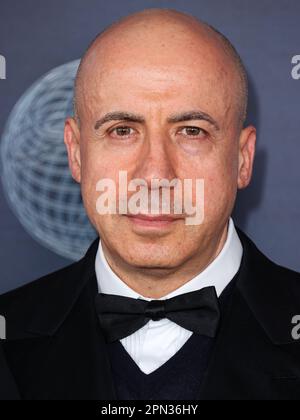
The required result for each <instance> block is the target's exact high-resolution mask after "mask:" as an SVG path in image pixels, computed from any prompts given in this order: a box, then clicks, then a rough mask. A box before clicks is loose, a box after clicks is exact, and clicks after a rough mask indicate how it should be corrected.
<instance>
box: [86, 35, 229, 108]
mask: <svg viewBox="0 0 300 420" xmlns="http://www.w3.org/2000/svg"><path fill="white" fill-rule="evenodd" d="M235 77H236V76H235V74H234V67H233V65H232V63H231V62H230V60H229V59H228V58H227V57H226V55H225V54H223V53H222V51H220V50H219V48H217V46H214V45H210V44H208V43H202V44H201V43H199V45H196V44H193V45H189V48H187V46H186V45H176V46H173V48H172V49H170V46H168V45H166V44H165V43H158V44H157V45H151V46H148V47H144V48H141V46H140V45H135V44H131V45H126V47H124V48H120V46H118V45H116V44H112V45H111V46H110V48H107V46H106V48H105V47H102V48H98V49H95V51H94V52H93V54H92V55H91V56H90V57H89V59H88V62H87V65H86V68H85V71H84V77H83V91H84V98H83V100H84V102H85V103H84V107H85V109H87V110H88V111H89V113H91V114H94V113H99V112H101V111H103V112H109V111H111V109H110V108H112V107H117V108H119V109H122V108H124V110H128V109H125V108H126V107H128V106H133V105H135V106H139V108H143V109H145V110H147V108H149V107H151V106H152V105H153V106H156V107H158V106H159V107H160V108H164V109H166V110H168V108H172V107H173V106H176V107H178V106H182V107H183V108H184V107H188V108H189V109H190V108H195V107H202V108H206V109H203V110H204V111H205V110H206V111H211V110H212V108H213V109H214V110H215V112H217V113H221V112H222V109H223V110H224V109H227V108H228V107H230V105H231V102H232V100H233V95H232V91H233V89H232V86H233V85H234V84H236V83H235V82H236V80H235ZM209 108H210V109H209Z"/></svg>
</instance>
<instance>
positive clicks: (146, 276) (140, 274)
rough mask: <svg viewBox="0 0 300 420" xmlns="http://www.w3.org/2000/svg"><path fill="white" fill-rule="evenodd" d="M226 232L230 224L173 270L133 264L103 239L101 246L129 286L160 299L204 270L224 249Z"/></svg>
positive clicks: (116, 271)
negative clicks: (202, 248) (134, 265)
mask: <svg viewBox="0 0 300 420" xmlns="http://www.w3.org/2000/svg"><path fill="white" fill-rule="evenodd" d="M227 234H228V223H226V225H225V226H224V227H223V228H222V229H221V231H220V232H219V233H218V234H217V235H215V237H214V238H213V239H212V240H211V241H210V243H209V244H208V246H206V247H205V250H201V251H199V252H198V253H196V254H195V255H193V256H191V257H190V258H189V259H188V260H187V261H185V262H184V263H183V264H182V265H181V266H179V267H174V268H172V269H170V268H166V269H165V268H155V269H151V268H149V267H138V268H137V267H133V266H131V265H129V264H127V263H126V262H125V261H123V260H122V259H120V258H118V257H117V256H114V255H113V254H112V253H110V251H109V249H108V248H107V247H106V245H105V243H104V242H103V241H102V247H103V252H104V255H105V257H106V259H107V262H108V264H109V266H110V267H111V269H112V270H113V271H114V272H115V274H116V275H117V276H118V277H119V278H120V279H121V280H122V281H123V282H124V283H125V284H127V286H128V287H130V288H131V289H132V290H134V291H135V292H137V293H138V294H139V295H141V296H144V297H147V298H151V299H160V298H162V297H164V296H166V295H168V294H169V293H172V292H174V291H175V290H177V289H178V288H180V287H181V286H183V285H184V284H186V283H187V282H189V281H190V280H191V279H193V278H194V277H196V276H197V275H198V274H200V273H201V272H202V271H204V270H205V268H206V267H207V266H208V265H209V264H211V263H212V262H213V261H214V259H215V258H216V257H217V256H218V255H219V253H220V252H221V251H222V249H223V247H224V245H225V242H226V239H227Z"/></svg>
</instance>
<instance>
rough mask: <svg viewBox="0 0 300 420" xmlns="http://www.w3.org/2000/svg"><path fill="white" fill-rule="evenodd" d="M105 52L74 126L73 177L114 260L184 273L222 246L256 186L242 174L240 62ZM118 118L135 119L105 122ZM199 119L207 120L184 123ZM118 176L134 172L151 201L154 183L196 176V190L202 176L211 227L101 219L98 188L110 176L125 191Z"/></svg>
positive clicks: (182, 53)
mask: <svg viewBox="0 0 300 420" xmlns="http://www.w3.org/2000/svg"><path fill="white" fill-rule="evenodd" d="M104 53H105V54H106V57H107V58H106V59H105V60H104V61H102V62H101V58H100V59H99V60H100V61H97V59H96V58H95V57H92V58H91V64H90V69H89V72H90V75H88V76H87V77H88V81H87V82H86V83H85V88H84V90H83V101H84V105H83V106H82V107H81V108H82V109H81V115H80V129H77V128H76V127H75V123H74V121H71V123H69V124H67V125H66V143H67V146H68V149H69V155H72V151H71V149H72V150H73V158H72V157H71V158H70V162H71V169H72V173H73V176H74V178H75V179H77V181H79V182H81V187H82V196H83V200H84V204H85V207H86V210H87V213H88V216H89V218H90V220H91V222H92V223H93V225H94V226H95V227H96V229H97V231H98V232H99V235H100V237H101V238H102V241H103V243H104V245H105V246H106V247H107V249H108V250H109V251H110V252H111V253H113V254H114V255H116V256H117V257H118V258H121V260H122V261H125V263H128V264H130V265H131V266H136V267H148V268H150V267H154V268H176V267H179V266H180V265H181V264H183V263H185V262H186V261H188V260H190V259H191V258H193V257H195V256H200V255H201V254H202V253H205V252H206V250H207V248H208V247H209V246H210V244H211V243H212V242H213V241H214V240H216V238H217V237H218V235H220V233H221V231H222V229H224V226H225V224H226V221H227V220H228V217H229V216H230V214H231V212H232V208H233V205H234V201H235V197H236V191H237V188H238V187H243V186H245V185H246V184H247V182H248V181H249V180H248V178H249V177H250V172H251V170H250V169H248V172H249V173H248V172H247V174H246V175H245V173H244V174H243V176H244V178H243V177H242V169H241V167H242V161H243V160H244V159H243V154H242V151H241V147H242V143H245V142H246V140H245V139H244V138H243V134H241V130H240V128H239V124H238V122H237V116H236V113H237V109H236V103H235V100H234V99H233V94H232V89H233V87H232V86H233V84H234V83H235V80H236V79H235V78H236V76H234V75H233V73H234V72H233V70H232V64H228V63H229V61H228V62H226V60H224V57H223V56H222V55H219V56H218V55H217V54H216V56H214V53H211V52H210V51H209V47H206V50H205V48H204V49H203V54H194V53H193V52H191V53H189V52H188V51H187V50H186V48H184V46H182V47H181V50H180V47H178V48H177V49H176V51H170V50H168V49H165V50H164V47H163V46H161V49H160V50H159V49H157V48H156V49H155V48H152V49H151V51H148V53H147V51H146V50H145V51H144V50H143V49H141V50H138V51H137V50H135V51H134V50H133V51H131V53H130V51H128V53H127V54H126V52H124V51H123V52H122V51H121V52H119V54H118V53H114V52H113V53H111V54H110V53H108V52H107V51H106V52H103V51H102V55H103V56H104ZM93 61H94V62H93ZM99 62H100V63H101V64H100V65H99ZM97 63H98V66H99V70H97ZM112 113H126V114H130V115H131V116H132V117H134V118H131V119H130V120H127V119H126V120H121V119H120V120H112V121H106V122H105V123H103V124H101V123H100V122H99V121H101V120H102V119H103V117H106V116H107V115H108V114H112ZM191 113H192V114H195V113H203V114H205V115H206V116H208V118H207V119H202V118H201V117H200V116H198V117H197V118H196V119H193V118H194V117H193V118H192V117H190V118H188V119H187V120H186V121H182V120H183V119H185V118H182V116H184V115H185V116H186V115H187V114H191ZM135 117H136V118H135ZM177 117H180V118H177ZM178 120H179V121H178ZM208 120H210V121H208ZM244 137H245V133H244ZM74 138H75V139H76V140H74ZM68 139H71V140H70V141H68ZM70 144H71V145H72V146H70ZM76 144H77V145H78V147H77V146H76ZM253 148H254V146H253ZM74 156H75V158H74ZM252 158H253V156H252ZM120 171H126V172H127V178H128V182H130V181H131V180H134V179H137V178H139V179H144V180H145V181H146V182H147V184H148V186H149V194H150V192H151V187H150V185H151V180H152V179H168V180H172V179H174V178H176V179H179V180H181V181H182V183H183V182H184V180H185V179H192V180H193V185H195V182H196V179H203V180H204V221H203V223H202V224H200V225H195V226H188V225H187V224H186V223H185V218H184V216H185V215H184V214H182V215H181V217H180V218H179V219H177V220H174V221H173V222H169V223H163V224H162V223H160V224H157V223H145V222H141V221H140V222H139V221H138V220H135V219H133V218H131V217H128V216H126V215H119V214H115V215H99V214H98V212H97V210H96V202H97V199H98V197H99V192H98V191H96V185H97V183H98V181H99V180H101V179H104V178H109V179H112V180H113V181H114V182H115V184H116V186H117V191H118V187H119V172H120ZM244 172H245V169H244ZM247 177H248V178H247ZM130 194H131V195H132V194H133V192H132V193H129V195H128V197H130ZM193 202H194V204H195V191H194V195H193ZM177 217H178V216H177Z"/></svg>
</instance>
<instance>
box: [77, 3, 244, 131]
mask: <svg viewBox="0 0 300 420" xmlns="http://www.w3.org/2000/svg"><path fill="white" fill-rule="evenodd" d="M187 54H190V55H192V54H194V60H195V65H197V64H196V63H197V59H198V58H200V59H201V60H207V62H208V64H209V65H208V70H207V71H208V72H209V71H210V68H211V66H210V65H211V64H212V61H215V62H214V63H213V64H214V67H215V71H216V72H218V73H219V74H218V77H219V78H223V79H224V84H226V83H227V84H228V93H229V92H230V95H231V97H232V104H233V106H234V108H235V113H236V119H237V121H238V122H239V123H241V124H243V123H244V121H245V118H246V114H247V104H248V81H247V73H246V70H245V67H244V65H243V63H242V60H241V58H240V56H239V54H238V53H237V51H236V49H235V48H234V46H233V45H232V44H231V43H230V41H229V40H228V39H227V38H226V37H225V36H224V35H223V34H221V33H220V32H219V31H217V30H216V29H215V28H213V27H212V26H210V25H208V24H206V23H204V22H202V21H200V20H199V19H196V18H194V17H192V16H190V15H187V14H184V13H181V12H178V11H175V10H168V9H149V10H145V11H142V12H139V13H136V14H133V15H130V16H128V17H125V18H123V19H121V20H120V21H118V22H116V23H114V24H112V25H111V26H109V27H108V28H107V29H106V30H105V31H104V32H101V33H100V34H99V35H98V36H97V37H96V38H95V39H94V41H93V42H92V43H91V44H90V46H89V47H88V49H87V50H86V52H85V54H84V56H83V57H82V59H81V62H80V66H79V69H78V72H77V75H76V80H75V94H74V113H75V117H76V119H77V121H78V122H79V121H80V119H81V114H82V112H83V110H84V109H86V107H87V106H88V102H89V99H90V96H91V95H93V92H92V91H91V90H92V89H93V88H92V84H91V83H88V81H91V79H93V78H94V77H95V78H99V77H100V75H101V74H102V71H109V66H110V67H111V69H114V68H116V66H118V68H119V70H120V71H122V69H125V68H126V65H127V63H128V62H129V63H130V62H132V61H133V60H140V61H143V60H144V62H145V66H146V65H147V64H149V62H150V59H151V57H152V62H151V64H153V63H154V62H156V63H158V64H161V65H165V66H171V65H172V62H176V60H177V62H180V60H182V64H184V62H185V61H186V65H187V66H190V65H193V64H192V62H191V59H187V58H186V57H185V55H187ZM170 56H171V57H170ZM174 56H176V58H175V59H174ZM126 57H128V62H127V61H126ZM124 58H125V59H124ZM118 59H119V62H118ZM168 59H169V62H168ZM104 69H105V70H104ZM203 77H208V76H207V74H203ZM226 78H227V80H226Z"/></svg>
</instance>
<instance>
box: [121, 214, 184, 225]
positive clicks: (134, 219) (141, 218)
mask: <svg viewBox="0 0 300 420" xmlns="http://www.w3.org/2000/svg"><path fill="white" fill-rule="evenodd" d="M126 217H127V218H128V220H129V221H130V222H131V223H133V224H134V225H135V226H140V227H145V228H154V229H157V228H159V229H162V228H168V227H170V226H173V225H174V224H175V223H176V222H179V221H180V220H183V219H184V218H183V217H182V216H180V217H179V216H169V215H155V216H153V215H151V216H149V215H144V214H137V215H126Z"/></svg>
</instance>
